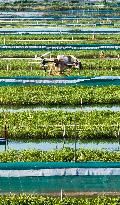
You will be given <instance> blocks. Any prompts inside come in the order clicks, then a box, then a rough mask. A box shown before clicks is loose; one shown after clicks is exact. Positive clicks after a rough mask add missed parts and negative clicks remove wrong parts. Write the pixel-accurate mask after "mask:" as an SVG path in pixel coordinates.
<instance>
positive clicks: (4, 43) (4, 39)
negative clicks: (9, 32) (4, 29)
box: [3, 37, 5, 45]
mask: <svg viewBox="0 0 120 205" xmlns="http://www.w3.org/2000/svg"><path fill="white" fill-rule="evenodd" d="M3 41H4V45H5V37H4V40H3Z"/></svg>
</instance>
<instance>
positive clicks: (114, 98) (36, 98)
mask: <svg viewBox="0 0 120 205" xmlns="http://www.w3.org/2000/svg"><path fill="white" fill-rule="evenodd" d="M81 98H82V101H83V105H84V104H104V103H106V104H113V103H116V104H117V103H120V88H119V86H106V87H104V88H103V87H82V86H80V87H76V86H66V87H59V86H27V87H25V86H24V87H13V86H11V87H1V88H0V104H1V105H37V104H39V105H48V106H49V105H81Z"/></svg>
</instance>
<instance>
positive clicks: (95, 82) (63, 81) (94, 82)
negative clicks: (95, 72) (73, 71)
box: [0, 76, 120, 86]
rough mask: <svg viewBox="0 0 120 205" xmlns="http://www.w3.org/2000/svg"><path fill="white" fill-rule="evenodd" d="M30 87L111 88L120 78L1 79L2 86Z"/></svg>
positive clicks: (0, 84)
mask: <svg viewBox="0 0 120 205" xmlns="http://www.w3.org/2000/svg"><path fill="white" fill-rule="evenodd" d="M29 85H47V86H51V85H58V86H66V85H69V86H109V85H117V86H118V85H120V76H99V77H82V76H81V77H80V76H79V77H78V76H69V77H32V76H31V77H30V76H22V77H0V86H29Z"/></svg>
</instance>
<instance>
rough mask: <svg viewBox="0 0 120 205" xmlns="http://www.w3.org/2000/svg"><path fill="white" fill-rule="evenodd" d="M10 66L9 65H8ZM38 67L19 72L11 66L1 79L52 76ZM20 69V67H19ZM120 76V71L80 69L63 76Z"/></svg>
mask: <svg viewBox="0 0 120 205" xmlns="http://www.w3.org/2000/svg"><path fill="white" fill-rule="evenodd" d="M8 65H9V64H8ZM36 67H37V66H31V67H30V66H29V67H28V68H27V69H26V70H24V69H19V70H11V69H10V65H9V66H8V69H7V66H6V68H4V69H3V70H0V77H8V76H9V77H11V76H38V77H40V76H44V77H45V76H50V75H49V72H45V71H43V70H40V69H36ZM17 69H18V67H17ZM68 75H69V76H77V75H80V76H92V77H93V76H120V70H104V69H100V70H92V69H88V70H81V71H80V72H78V69H73V70H71V72H69V69H66V70H65V72H64V74H63V75H62V77H63V76H68Z"/></svg>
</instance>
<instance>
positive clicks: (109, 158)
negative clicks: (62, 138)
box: [0, 148, 120, 162]
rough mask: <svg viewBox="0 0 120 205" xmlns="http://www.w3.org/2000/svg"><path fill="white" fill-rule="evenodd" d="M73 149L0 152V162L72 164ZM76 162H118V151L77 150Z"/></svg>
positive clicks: (119, 159)
mask: <svg viewBox="0 0 120 205" xmlns="http://www.w3.org/2000/svg"><path fill="white" fill-rule="evenodd" d="M73 161H74V149H71V148H64V149H61V150H52V151H40V150H22V151H18V150H8V151H4V152H0V162H73ZM76 161H77V162H81V161H82V162H86V161H103V162H119V161H120V151H118V152H108V151H103V150H90V149H77V150H76Z"/></svg>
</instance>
